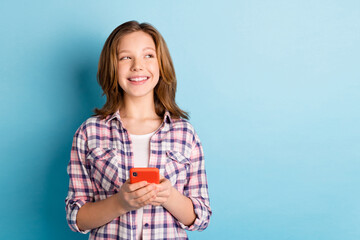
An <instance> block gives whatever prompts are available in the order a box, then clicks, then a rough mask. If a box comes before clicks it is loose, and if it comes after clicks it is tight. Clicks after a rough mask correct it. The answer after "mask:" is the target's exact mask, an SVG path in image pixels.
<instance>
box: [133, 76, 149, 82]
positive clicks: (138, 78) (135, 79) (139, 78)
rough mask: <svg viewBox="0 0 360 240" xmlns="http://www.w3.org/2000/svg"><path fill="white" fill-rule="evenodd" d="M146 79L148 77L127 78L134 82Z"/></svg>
mask: <svg viewBox="0 0 360 240" xmlns="http://www.w3.org/2000/svg"><path fill="white" fill-rule="evenodd" d="M146 79H148V77H135V78H129V80H130V81H134V82H140V81H144V80H146Z"/></svg>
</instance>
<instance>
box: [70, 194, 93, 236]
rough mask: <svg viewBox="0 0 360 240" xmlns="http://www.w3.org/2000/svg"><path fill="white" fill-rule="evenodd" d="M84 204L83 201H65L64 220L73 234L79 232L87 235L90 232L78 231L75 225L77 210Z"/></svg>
mask: <svg viewBox="0 0 360 240" xmlns="http://www.w3.org/2000/svg"><path fill="white" fill-rule="evenodd" d="M85 203H86V201H84V200H83V199H77V200H73V199H67V200H66V218H67V222H68V225H69V227H70V229H71V230H72V231H74V232H79V233H83V234H87V233H89V232H90V231H91V230H85V231H83V230H80V229H79V227H78V226H77V224H76V217H77V214H78V212H79V209H80V208H81V207H82V206H83V205H84V204H85Z"/></svg>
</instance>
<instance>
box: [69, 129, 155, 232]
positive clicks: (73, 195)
mask: <svg viewBox="0 0 360 240" xmlns="http://www.w3.org/2000/svg"><path fill="white" fill-rule="evenodd" d="M86 144H87V140H86V135H85V133H84V129H83V126H81V127H80V128H79V129H78V130H77V131H76V133H75V135H74V141H73V145H72V149H71V158H70V162H69V165H68V174H69V191H68V196H67V198H66V218H67V221H68V224H69V226H70V228H71V230H73V231H77V232H81V233H87V232H89V230H90V229H92V228H96V227H99V226H102V225H104V224H106V223H108V222H110V221H111V220H113V219H114V218H116V217H118V216H120V215H122V214H124V213H126V212H128V211H131V210H134V209H138V208H140V207H142V206H144V205H146V204H148V203H149V202H150V201H151V200H153V199H152V198H155V196H156V189H155V188H156V187H155V186H154V185H151V184H147V183H146V182H139V183H136V184H129V180H128V181H126V182H125V183H124V184H123V185H122V186H121V188H120V190H119V192H118V193H117V194H115V195H113V196H111V197H109V198H107V199H104V200H102V201H97V202H94V191H95V190H94V189H93V184H92V181H91V178H90V174H89V172H88V169H89V167H88V166H87V165H86V151H87V147H86Z"/></svg>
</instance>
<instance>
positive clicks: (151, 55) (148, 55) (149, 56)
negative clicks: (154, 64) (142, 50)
mask: <svg viewBox="0 0 360 240" xmlns="http://www.w3.org/2000/svg"><path fill="white" fill-rule="evenodd" d="M145 57H146V58H154V57H155V56H154V54H146V55H145Z"/></svg>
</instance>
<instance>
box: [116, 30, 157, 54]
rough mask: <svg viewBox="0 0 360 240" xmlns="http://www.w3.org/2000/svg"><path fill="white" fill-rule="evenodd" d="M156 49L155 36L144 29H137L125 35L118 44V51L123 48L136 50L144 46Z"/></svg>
mask: <svg viewBox="0 0 360 240" xmlns="http://www.w3.org/2000/svg"><path fill="white" fill-rule="evenodd" d="M148 47H150V48H153V49H155V43H154V40H153V38H152V37H151V36H150V35H149V34H148V33H145V32H143V31H137V32H133V33H128V34H126V35H124V36H123V37H122V38H121V39H120V41H119V44H118V52H119V51H123V50H128V51H130V50H134V49H144V48H148Z"/></svg>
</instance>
